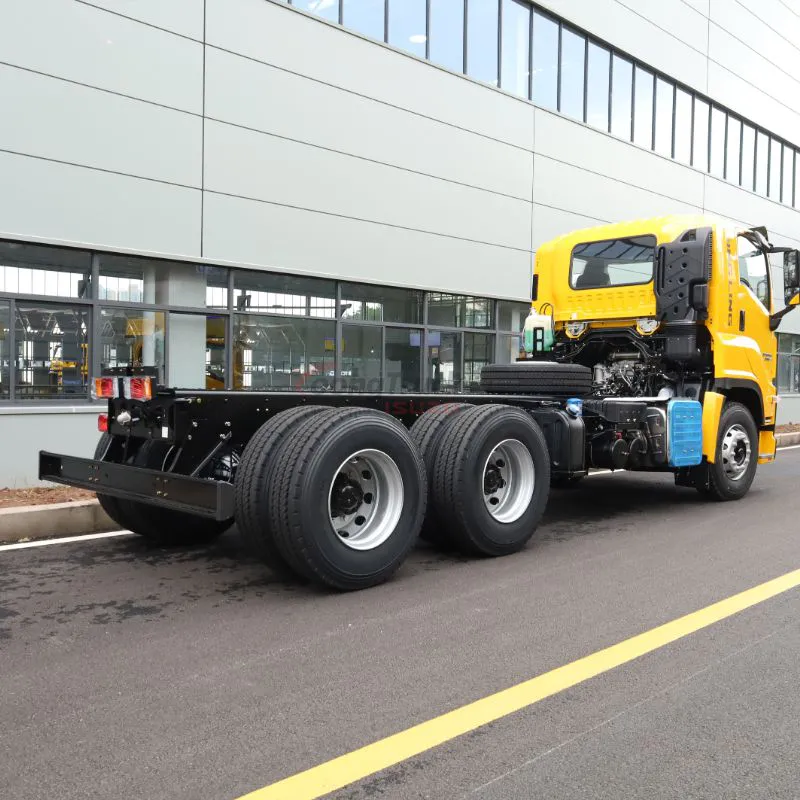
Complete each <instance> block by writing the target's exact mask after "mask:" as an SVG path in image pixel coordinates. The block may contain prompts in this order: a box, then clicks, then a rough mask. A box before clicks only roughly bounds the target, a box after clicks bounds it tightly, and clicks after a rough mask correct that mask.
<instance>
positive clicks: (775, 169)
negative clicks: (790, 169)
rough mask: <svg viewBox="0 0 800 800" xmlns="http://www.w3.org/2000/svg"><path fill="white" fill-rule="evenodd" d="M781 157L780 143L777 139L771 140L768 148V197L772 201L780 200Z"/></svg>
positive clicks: (781, 148)
mask: <svg viewBox="0 0 800 800" xmlns="http://www.w3.org/2000/svg"><path fill="white" fill-rule="evenodd" d="M782 155H783V147H782V146H781V143H780V142H779V141H778V140H777V139H771V140H770V148H769V196H770V197H771V198H772V199H773V200H780V199H781V174H782V169H783V164H782V163H781V156H782Z"/></svg>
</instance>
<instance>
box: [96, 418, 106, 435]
mask: <svg viewBox="0 0 800 800" xmlns="http://www.w3.org/2000/svg"><path fill="white" fill-rule="evenodd" d="M97 430H99V431H100V433H108V414H99V415H98V417H97Z"/></svg>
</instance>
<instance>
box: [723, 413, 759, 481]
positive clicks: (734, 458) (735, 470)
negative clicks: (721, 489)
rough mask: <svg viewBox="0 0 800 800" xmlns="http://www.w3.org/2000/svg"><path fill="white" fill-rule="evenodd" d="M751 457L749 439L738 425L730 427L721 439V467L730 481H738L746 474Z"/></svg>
mask: <svg viewBox="0 0 800 800" xmlns="http://www.w3.org/2000/svg"><path fill="white" fill-rule="evenodd" d="M751 457H752V449H751V447H750V437H749V436H748V435H747V431H746V430H745V429H744V428H743V427H742V426H741V425H739V424H736V425H731V427H730V428H728V430H727V431H725V435H724V436H723V437H722V467H723V469H724V470H725V474H726V475H727V476H728V478H729V479H730V480H732V481H738V480H740V479H741V478H742V476H743V475H744V474H745V473H746V472H747V468H748V466H749V465H750V459H751Z"/></svg>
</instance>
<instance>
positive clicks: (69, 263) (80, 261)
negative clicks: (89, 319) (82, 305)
mask: <svg viewBox="0 0 800 800" xmlns="http://www.w3.org/2000/svg"><path fill="white" fill-rule="evenodd" d="M91 278H92V256H91V253H88V252H85V251H83V250H66V249H61V248H57V247H43V246H41V245H33V244H26V243H24V242H3V241H0V292H7V293H8V294H39V295H46V296H48V297H75V298H89V297H91Z"/></svg>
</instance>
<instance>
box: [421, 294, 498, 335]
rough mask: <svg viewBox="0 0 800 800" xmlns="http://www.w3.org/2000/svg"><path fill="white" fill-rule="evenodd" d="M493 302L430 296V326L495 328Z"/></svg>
mask: <svg viewBox="0 0 800 800" xmlns="http://www.w3.org/2000/svg"><path fill="white" fill-rule="evenodd" d="M493 305H494V301H493V300H488V299H485V298H482V297H465V296H463V295H456V294H439V293H436V292H431V294H429V295H428V324H429V325H441V326H443V327H449V328H493V327H494V319H493V317H492V306H493Z"/></svg>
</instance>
